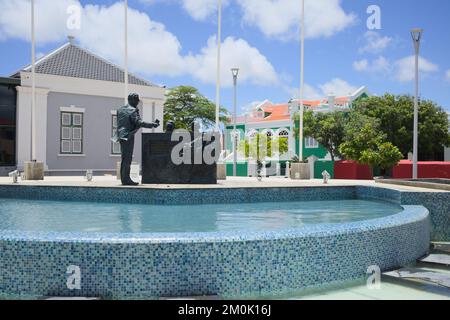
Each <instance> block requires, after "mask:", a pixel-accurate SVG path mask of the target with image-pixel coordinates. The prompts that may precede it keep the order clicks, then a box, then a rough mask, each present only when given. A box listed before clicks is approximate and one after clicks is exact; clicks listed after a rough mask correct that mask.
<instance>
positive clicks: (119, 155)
mask: <svg viewBox="0 0 450 320" xmlns="http://www.w3.org/2000/svg"><path fill="white" fill-rule="evenodd" d="M109 156H110V157H111V158H120V157H121V156H122V155H121V154H110V155H109Z"/></svg>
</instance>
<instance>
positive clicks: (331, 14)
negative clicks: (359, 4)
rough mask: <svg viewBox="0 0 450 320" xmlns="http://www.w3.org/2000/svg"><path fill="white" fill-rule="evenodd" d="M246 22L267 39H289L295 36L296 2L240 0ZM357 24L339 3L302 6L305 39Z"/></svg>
mask: <svg viewBox="0 0 450 320" xmlns="http://www.w3.org/2000/svg"><path fill="white" fill-rule="evenodd" d="M238 4H239V5H240V6H241V8H242V11H243V14H244V17H243V20H244V22H245V23H247V24H249V25H252V26H256V27H257V28H258V29H260V31H261V32H263V33H264V34H265V35H266V36H268V37H274V38H281V39H289V38H293V37H296V36H297V34H298V29H299V24H300V15H301V8H300V2H299V1H298V0H240V1H238ZM355 21H356V16H355V15H354V14H352V13H346V12H345V11H344V9H343V8H342V7H341V1H340V0H314V1H306V3H305V25H306V27H305V34H306V36H307V37H308V38H318V37H328V36H332V35H334V34H336V33H338V32H340V31H342V30H344V29H345V28H347V27H348V26H350V25H352V24H353V23H354V22H355Z"/></svg>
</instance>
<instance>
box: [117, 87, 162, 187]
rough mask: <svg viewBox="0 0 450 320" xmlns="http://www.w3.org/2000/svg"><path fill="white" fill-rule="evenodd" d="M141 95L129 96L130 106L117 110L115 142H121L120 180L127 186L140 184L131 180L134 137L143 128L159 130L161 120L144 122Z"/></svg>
mask: <svg viewBox="0 0 450 320" xmlns="http://www.w3.org/2000/svg"><path fill="white" fill-rule="evenodd" d="M139 103H140V99H139V95H137V94H135V93H133V94H130V95H129V96H128V105H126V106H123V107H121V108H119V109H118V110H117V132H116V135H115V136H114V138H113V141H115V142H120V148H121V153H122V162H121V164H120V178H121V180H122V184H123V185H125V186H137V185H139V183H137V182H134V181H133V180H131V178H130V166H131V162H132V160H133V150H134V135H135V134H136V132H137V131H138V130H139V129H141V128H149V129H152V128H158V127H159V120H156V121H155V123H148V122H144V121H143V120H142V118H141V116H140V115H139V109H138V105H139Z"/></svg>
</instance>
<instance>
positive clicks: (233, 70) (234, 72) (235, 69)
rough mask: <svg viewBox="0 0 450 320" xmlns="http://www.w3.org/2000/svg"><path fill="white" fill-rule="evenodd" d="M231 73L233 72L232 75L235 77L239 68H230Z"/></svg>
mask: <svg viewBox="0 0 450 320" xmlns="http://www.w3.org/2000/svg"><path fill="white" fill-rule="evenodd" d="M231 73H232V74H233V77H237V76H238V74H239V68H232V69H231Z"/></svg>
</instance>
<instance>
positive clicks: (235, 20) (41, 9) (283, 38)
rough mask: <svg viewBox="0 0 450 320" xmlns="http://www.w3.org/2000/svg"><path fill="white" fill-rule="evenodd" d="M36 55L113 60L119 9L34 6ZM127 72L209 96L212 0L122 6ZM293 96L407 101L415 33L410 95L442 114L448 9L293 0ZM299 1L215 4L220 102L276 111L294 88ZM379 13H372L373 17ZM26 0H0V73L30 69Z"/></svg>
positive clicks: (434, 3)
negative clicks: (418, 34)
mask: <svg viewBox="0 0 450 320" xmlns="http://www.w3.org/2000/svg"><path fill="white" fill-rule="evenodd" d="M35 2H36V37H37V50H36V52H37V55H38V57H41V56H43V55H45V54H47V53H49V52H51V51H53V50H54V49H56V48H58V47H59V46H61V45H63V44H64V43H65V42H67V36H68V35H73V36H75V38H76V40H75V41H76V43H77V44H78V45H80V46H81V47H84V48H86V49H88V50H90V51H92V52H94V53H96V54H98V55H100V56H102V57H104V58H105V59H108V60H110V61H111V62H113V63H116V64H118V65H122V64H123V48H124V42H123V32H124V31H123V27H124V17H123V1H117V0H58V1H54V0H35ZM128 2H129V15H128V17H129V64H130V70H131V71H132V72H133V73H135V74H137V75H139V76H141V77H143V78H145V79H147V80H149V81H151V82H153V83H156V84H161V85H165V86H167V87H168V88H170V87H174V86H178V85H191V86H194V87H196V88H198V89H199V90H200V92H201V93H202V94H204V95H206V96H207V97H208V98H209V99H211V100H212V101H214V100H215V81H216V54H217V51H216V50H217V27H218V25H217V0H129V1H128ZM305 2H306V4H305V8H306V9H305V15H306V19H305V21H306V27H305V33H306V40H305V70H304V71H305V98H307V99H316V98H321V97H325V96H327V95H328V94H334V95H346V94H349V93H351V92H353V91H354V90H356V89H357V88H359V87H361V86H366V87H367V88H368V90H369V91H370V93H372V94H374V95H383V94H384V93H386V92H388V93H393V94H413V93H414V58H413V55H414V49H413V43H412V39H411V35H410V30H411V29H412V28H423V29H424V35H423V39H422V43H421V54H420V80H421V89H420V92H421V96H422V98H426V99H431V100H433V101H435V102H436V103H438V104H439V105H441V106H442V107H444V108H445V109H447V110H448V111H450V59H449V52H450V1H447V0H427V1H424V0H414V1H411V0H395V1H392V0H341V1H340V0H305ZM300 3H301V1H300V0H223V22H222V28H223V30H222V42H221V43H222V51H221V54H222V64H221V70H222V71H221V80H222V88H221V104H222V105H223V106H225V107H226V108H228V109H229V110H231V109H232V103H233V102H232V101H233V87H232V75H231V71H230V69H231V68H232V67H238V68H240V73H239V78H238V105H239V110H240V112H243V111H245V110H248V109H249V108H250V106H252V105H254V104H255V103H257V102H261V101H264V100H266V99H268V100H270V101H272V102H274V103H285V102H287V101H289V100H290V99H291V98H293V97H298V95H299V91H300V89H299V87H300V40H299V25H300V24H299V22H300V13H301V6H300ZM374 6H375V7H374ZM378 13H379V15H378ZM29 19H30V6H29V0H0V76H9V75H11V74H12V73H14V72H15V71H17V70H19V69H20V68H22V67H23V66H25V65H27V64H29V63H30V31H29V30H30V22H29Z"/></svg>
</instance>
